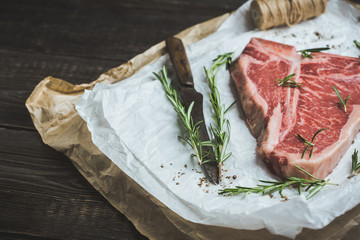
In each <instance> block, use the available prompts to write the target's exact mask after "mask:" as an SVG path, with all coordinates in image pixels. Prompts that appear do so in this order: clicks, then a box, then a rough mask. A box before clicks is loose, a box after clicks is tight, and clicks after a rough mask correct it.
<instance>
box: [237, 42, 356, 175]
mask: <svg viewBox="0 0 360 240" xmlns="http://www.w3.org/2000/svg"><path fill="white" fill-rule="evenodd" d="M311 55H312V56H313V59H311V58H303V57H302V56H301V55H300V54H298V53H297V52H296V49H295V47H293V46H289V45H285V44H281V43H276V42H272V41H268V40H264V39H259V38H253V39H251V41H250V42H249V43H248V45H247V46H246V47H245V49H244V51H243V52H242V54H241V55H240V57H239V58H238V59H237V60H235V61H234V62H233V64H232V66H231V68H230V73H231V76H232V79H233V81H234V82H235V85H236V89H237V93H238V97H239V98H240V102H241V105H242V108H243V111H244V113H245V115H246V118H247V122H248V125H249V127H250V131H251V133H252V134H253V136H254V137H255V138H256V139H257V149H256V150H257V152H258V154H259V156H260V157H261V158H262V159H263V160H264V161H265V163H266V165H267V166H268V168H269V169H270V170H271V171H272V172H274V173H275V174H276V175H278V176H280V177H289V176H298V177H305V178H309V177H308V176H307V175H305V174H304V173H302V172H301V171H299V170H298V169H297V168H295V167H294V165H297V166H299V167H301V168H303V169H305V170H306V171H308V172H309V173H311V174H313V175H314V176H316V177H319V178H322V179H323V178H325V177H326V176H328V175H329V174H330V173H331V172H332V171H333V169H334V168H335V167H336V165H337V164H338V162H339V160H340V159H341V158H342V156H343V155H344V154H345V152H346V150H347V149H348V148H349V146H350V145H351V143H352V141H353V140H354V139H355V137H356V134H357V133H358V131H359V129H360V58H353V57H343V56H339V55H334V54H327V53H312V54H311ZM292 73H295V74H296V75H295V76H294V78H293V79H294V80H295V81H296V82H298V83H303V84H304V86H303V87H302V88H291V87H282V86H277V84H276V83H275V80H276V79H283V78H285V77H286V76H288V75H290V74H292ZM333 85H335V86H336V88H337V89H338V90H339V92H340V94H341V96H342V97H343V99H346V97H347V96H348V95H351V97H350V99H349V101H348V103H347V111H346V112H344V109H343V107H342V105H340V104H339V102H340V100H339V98H338V96H337V95H336V93H335V91H334V89H333ZM322 128H327V130H324V131H322V132H320V133H319V134H318V135H317V136H316V137H315V139H314V144H315V145H314V150H313V154H312V157H311V158H309V153H310V148H309V150H308V151H307V152H306V153H305V155H304V158H301V155H302V153H303V152H304V150H305V148H306V145H304V141H303V140H301V138H300V137H299V136H298V135H297V134H300V135H301V136H303V137H304V138H305V139H306V140H311V138H312V136H313V135H314V134H315V132H317V131H318V130H320V129H322Z"/></svg>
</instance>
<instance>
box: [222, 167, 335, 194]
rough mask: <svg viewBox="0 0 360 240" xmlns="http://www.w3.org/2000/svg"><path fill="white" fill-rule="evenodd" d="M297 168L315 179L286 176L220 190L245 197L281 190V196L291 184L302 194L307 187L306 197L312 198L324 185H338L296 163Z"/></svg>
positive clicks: (223, 192)
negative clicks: (248, 185)
mask: <svg viewBox="0 0 360 240" xmlns="http://www.w3.org/2000/svg"><path fill="white" fill-rule="evenodd" d="M294 166H295V167H296V168H297V169H299V170H300V171H302V172H303V173H305V174H306V175H308V176H310V177H311V178H313V180H311V179H310V180H309V179H304V178H298V177H286V178H285V180H284V181H265V180H259V182H261V183H265V184H258V185H257V186H256V187H242V186H236V187H235V188H225V189H221V190H219V194H223V195H227V196H232V195H236V194H241V193H243V194H244V197H246V196H247V195H249V194H250V193H260V194H262V195H267V194H271V193H274V192H279V194H280V195H281V196H283V195H282V191H283V190H284V189H285V188H287V187H290V186H296V187H297V189H298V193H299V195H301V192H302V189H303V188H305V191H308V190H310V191H309V193H308V194H307V196H306V199H307V200H308V199H310V198H312V197H313V196H314V195H315V194H317V193H318V192H319V191H320V190H321V189H322V188H323V187H324V186H326V185H334V186H337V184H334V183H330V182H329V181H330V179H328V180H323V179H320V178H317V177H315V176H313V175H312V174H310V173H308V172H307V171H305V170H304V169H302V168H301V167H299V166H297V165H294Z"/></svg>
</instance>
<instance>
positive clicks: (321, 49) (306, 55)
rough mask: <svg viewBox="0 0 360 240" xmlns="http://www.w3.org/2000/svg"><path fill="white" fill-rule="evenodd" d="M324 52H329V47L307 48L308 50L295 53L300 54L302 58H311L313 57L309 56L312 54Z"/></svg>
mask: <svg viewBox="0 0 360 240" xmlns="http://www.w3.org/2000/svg"><path fill="white" fill-rule="evenodd" d="M326 50H330V48H329V47H322V48H308V49H303V50H299V51H297V52H299V53H301V55H302V57H303V58H307V57H308V58H313V56H311V53H313V52H321V51H326Z"/></svg>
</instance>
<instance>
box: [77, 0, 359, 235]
mask: <svg viewBox="0 0 360 240" xmlns="http://www.w3.org/2000/svg"><path fill="white" fill-rule="evenodd" d="M249 8H250V3H249V2H247V3H246V4H244V5H243V6H242V7H241V8H239V9H238V10H237V11H236V12H235V13H234V14H233V15H232V16H231V17H229V18H228V19H227V20H226V22H225V23H224V24H223V25H222V26H221V27H220V29H219V30H218V31H217V32H215V33H214V34H212V35H211V36H209V37H207V38H205V39H203V40H201V41H199V42H197V43H196V44H193V45H191V46H189V47H187V49H186V50H187V53H188V57H189V60H190V64H191V68H192V72H193V75H194V80H195V86H196V89H197V90H198V91H199V92H201V93H202V94H203V95H204V112H205V120H206V122H207V124H210V123H211V121H212V120H211V105H210V102H209V100H208V93H209V89H208V84H207V82H206V79H205V74H204V72H203V66H206V67H209V66H210V65H211V61H212V59H214V58H215V57H216V56H217V55H219V54H223V53H225V52H229V51H235V57H237V56H239V54H240V53H241V51H242V50H243V48H244V47H245V45H246V44H247V43H248V42H249V40H250V38H251V37H261V38H264V39H268V40H273V41H277V42H281V43H285V44H289V45H294V46H296V48H297V49H305V48H315V47H324V46H329V47H331V50H330V51H329V52H330V53H334V54H340V55H345V56H353V57H358V55H360V50H359V49H357V48H356V47H355V45H354V43H353V40H355V39H359V38H360V24H359V22H358V20H357V18H358V17H359V16H360V13H359V11H358V10H356V9H355V8H354V7H352V6H350V5H348V4H346V3H345V2H343V1H336V0H333V1H329V3H328V8H327V11H326V13H325V14H324V15H321V16H319V17H317V18H316V19H312V20H309V21H306V22H302V23H300V24H298V25H295V26H293V27H291V28H288V27H280V28H275V29H272V30H268V31H251V29H252V28H253V27H252V24H251V22H250V21H249V19H250V18H249ZM163 65H166V66H167V67H168V68H169V69H170V78H172V79H174V78H175V74H174V72H173V70H172V66H171V62H170V60H169V57H168V56H167V55H165V56H163V57H161V58H160V59H159V60H157V61H156V62H154V63H152V64H149V65H147V66H145V67H144V68H143V69H141V70H140V71H139V72H137V73H136V74H135V75H133V76H132V77H130V78H128V79H126V80H124V81H121V82H119V83H116V84H113V85H107V84H98V85H96V86H95V88H94V89H93V90H92V91H85V93H84V95H83V97H82V98H81V99H80V100H79V102H78V103H77V105H76V109H77V111H78V112H79V114H80V116H81V117H82V118H83V119H84V120H85V121H86V122H87V125H88V128H89V130H90V132H91V135H92V140H93V142H94V143H95V144H96V145H97V146H98V147H99V149H100V150H101V151H102V152H103V153H104V154H105V155H106V156H108V157H109V158H110V159H111V160H112V161H113V162H114V163H115V164H116V165H117V166H118V167H119V168H121V169H122V170H123V171H124V172H125V173H126V174H127V175H128V176H129V177H131V178H133V179H134V180H135V181H136V182H138V183H139V184H140V185H141V186H143V188H144V189H145V190H147V191H148V192H149V193H150V194H152V195H153V196H155V197H156V198H157V199H159V200H160V201H161V202H162V203H164V204H165V205H166V206H168V207H169V208H170V209H172V210H173V211H174V212H176V213H177V214H179V215H180V216H182V217H183V218H185V219H187V220H189V221H193V222H197V223H202V224H209V225H217V226H225V227H231V228H237V229H250V230H255V229H261V228H267V229H268V230H269V231H270V232H272V233H274V234H280V235H284V236H287V237H291V238H294V237H295V236H296V234H298V233H299V232H300V231H301V230H302V228H303V227H307V228H313V229H319V228H322V227H324V226H325V225H327V224H328V223H330V222H331V221H332V220H333V219H334V218H335V217H337V216H339V215H341V214H343V213H344V212H346V211H348V210H350V209H351V208H353V207H355V206H356V205H357V204H359V203H360V184H359V183H358V181H359V179H358V177H354V178H352V179H347V176H348V175H349V173H350V168H351V154H352V152H353V151H354V148H355V147H357V148H360V137H357V139H356V141H355V143H354V144H353V145H352V146H351V148H350V149H349V151H348V152H347V154H346V155H345V156H344V158H343V159H342V160H341V162H340V164H339V165H338V166H337V167H336V169H335V170H334V172H333V173H332V174H331V175H330V176H329V178H330V179H331V182H335V183H339V184H340V185H339V186H338V187H331V186H329V187H325V188H324V189H323V190H322V191H320V192H319V193H318V194H317V195H316V196H315V197H313V198H312V199H310V200H306V199H305V196H306V195H305V194H302V195H300V196H299V195H298V194H297V191H296V190H295V189H290V190H285V192H284V193H285V195H286V196H287V197H288V200H287V201H284V199H283V198H281V197H280V196H279V195H278V194H275V195H274V197H272V198H270V197H269V196H260V195H255V194H250V195H249V196H247V197H246V198H243V197H241V196H233V197H224V196H220V195H218V190H219V189H222V188H224V187H231V186H236V185H241V186H255V185H256V184H257V183H258V180H259V179H263V180H276V179H277V178H276V177H275V176H274V175H272V174H271V173H270V172H269V171H268V170H267V169H266V167H265V165H264V164H263V163H262V161H261V159H259V158H258V157H257V155H256V153H255V147H256V141H255V139H254V138H253V137H252V135H251V134H250V132H249V129H248V127H247V125H246V121H245V117H244V115H243V113H242V111H241V108H240V107H239V106H237V107H233V108H232V109H231V110H230V111H229V112H228V114H227V117H228V119H229V120H230V122H231V126H232V129H231V141H230V144H229V151H231V152H232V153H233V155H232V157H231V158H229V159H228V160H227V161H226V162H225V166H224V168H223V169H224V170H225V171H224V177H223V182H222V183H221V185H220V186H214V185H210V184H206V183H203V184H201V181H200V178H203V177H204V175H203V173H201V172H200V171H201V168H200V167H199V166H198V165H197V163H196V160H194V159H192V158H191V156H190V155H191V153H192V150H191V148H190V147H189V146H187V145H186V144H185V143H183V142H182V141H181V140H179V139H178V136H179V135H184V132H183V131H182V129H181V128H180V127H179V125H178V118H177V115H176V113H175V111H174V110H173V107H172V105H171V103H170V102H169V100H168V99H167V98H166V96H165V93H164V90H163V88H162V86H161V84H160V82H159V81H158V80H156V79H155V78H154V75H153V74H152V72H159V71H160V69H161V67H162V66H163ZM217 82H218V86H219V90H220V94H221V98H222V100H223V102H224V103H225V104H226V105H230V104H231V103H232V102H233V101H234V100H235V99H236V94H235V92H234V86H233V83H232V82H231V80H230V75H229V73H228V72H227V71H226V70H225V69H222V70H221V71H219V73H218V75H217Z"/></svg>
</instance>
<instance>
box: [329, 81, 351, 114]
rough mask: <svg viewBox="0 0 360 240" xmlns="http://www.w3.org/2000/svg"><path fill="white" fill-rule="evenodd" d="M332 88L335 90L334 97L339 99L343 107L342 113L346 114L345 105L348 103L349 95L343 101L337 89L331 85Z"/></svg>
mask: <svg viewBox="0 0 360 240" xmlns="http://www.w3.org/2000/svg"><path fill="white" fill-rule="evenodd" d="M333 88H334V90H335V93H336V95H337V96H338V98H339V99H340V103H341V105H343V107H344V112H346V104H347V102H348V100H349V98H350V95H349V96H347V98H346V100H345V101H344V99H343V98H342V97H341V95H340V93H339V91H338V90H337V88H336V87H335V86H334V85H333Z"/></svg>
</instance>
